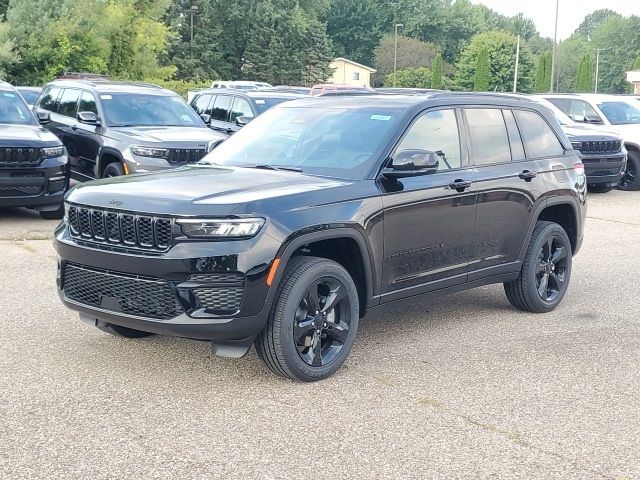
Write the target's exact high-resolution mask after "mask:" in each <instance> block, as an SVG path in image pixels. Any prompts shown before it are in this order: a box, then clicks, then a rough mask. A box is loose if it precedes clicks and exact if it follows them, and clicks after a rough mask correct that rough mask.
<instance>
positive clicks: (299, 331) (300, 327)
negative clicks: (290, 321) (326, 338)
mask: <svg viewBox="0 0 640 480" xmlns="http://www.w3.org/2000/svg"><path fill="white" fill-rule="evenodd" d="M312 335H313V319H309V318H308V317H307V319H306V320H304V321H302V322H300V323H298V324H296V325H294V326H293V338H295V339H296V341H298V342H299V341H300V339H301V338H304V337H310V336H312ZM303 343H304V342H303Z"/></svg>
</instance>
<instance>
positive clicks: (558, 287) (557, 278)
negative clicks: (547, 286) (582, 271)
mask: <svg viewBox="0 0 640 480" xmlns="http://www.w3.org/2000/svg"><path fill="white" fill-rule="evenodd" d="M551 280H553V283H555V284H556V290H558V291H560V290H562V285H563V284H564V277H563V276H561V275H558V274H557V273H555V272H554V273H552V274H551Z"/></svg>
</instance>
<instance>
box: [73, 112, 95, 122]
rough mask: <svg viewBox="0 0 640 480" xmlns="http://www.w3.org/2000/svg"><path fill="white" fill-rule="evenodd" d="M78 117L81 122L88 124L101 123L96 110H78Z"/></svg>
mask: <svg viewBox="0 0 640 480" xmlns="http://www.w3.org/2000/svg"><path fill="white" fill-rule="evenodd" d="M76 118H77V119H78V121H79V122H80V123H86V124H87V125H100V119H99V118H98V115H96V114H95V113H94V112H78V114H77V115H76Z"/></svg>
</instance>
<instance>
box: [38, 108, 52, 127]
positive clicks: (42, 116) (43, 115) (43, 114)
mask: <svg viewBox="0 0 640 480" xmlns="http://www.w3.org/2000/svg"><path fill="white" fill-rule="evenodd" d="M36 118H37V119H38V123H39V124H40V125H46V124H47V123H49V122H51V113H49V112H47V111H46V110H38V111H37V112H36Z"/></svg>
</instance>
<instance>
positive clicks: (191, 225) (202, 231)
mask: <svg viewBox="0 0 640 480" xmlns="http://www.w3.org/2000/svg"><path fill="white" fill-rule="evenodd" d="M178 223H179V224H180V226H181V227H182V231H183V233H184V234H185V235H186V236H187V237H190V238H250V237H253V236H255V235H256V233H258V232H259V231H260V229H261V228H262V226H263V225H264V218H236V219H228V220H227V219H224V220H215V219H200V218H196V219H191V218H190V219H183V220H178Z"/></svg>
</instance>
